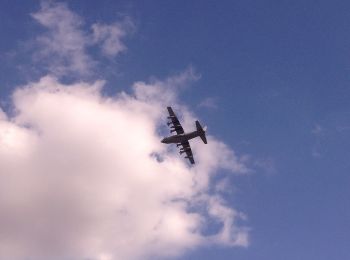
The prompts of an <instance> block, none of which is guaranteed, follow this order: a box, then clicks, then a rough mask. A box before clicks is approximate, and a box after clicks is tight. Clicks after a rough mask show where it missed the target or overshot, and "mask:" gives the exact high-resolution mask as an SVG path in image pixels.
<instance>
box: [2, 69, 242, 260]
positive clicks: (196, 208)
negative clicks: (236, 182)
mask: <svg viewBox="0 0 350 260" xmlns="http://www.w3.org/2000/svg"><path fill="white" fill-rule="evenodd" d="M186 75H187V76H186ZM189 75H192V74H191V73H189V72H185V73H183V74H181V75H178V76H177V77H172V78H170V79H168V80H165V81H155V82H151V83H145V82H138V83H135V84H134V86H133V89H132V91H131V93H129V94H128V93H125V92H121V93H117V94H116V95H115V96H114V97H105V96H102V95H101V88H102V87H103V84H104V82H103V81H97V82H95V83H93V84H89V83H76V84H71V85H64V84H62V83H60V82H59V80H57V79H56V78H54V77H53V76H46V77H43V78H41V79H40V80H39V81H38V82H33V83H30V84H27V85H26V86H23V87H21V88H18V89H17V90H16V91H15V92H14V94H13V107H14V110H15V111H16V114H15V115H14V116H13V117H10V118H7V117H6V116H5V115H4V113H2V112H0V186H1V187H0V192H1V196H0V226H1V227H2V229H1V232H0V258H1V259H14V258H19V259H24V258H25V257H26V259H27V258H28V257H29V258H34V259H55V258H57V259H62V258H64V259H155V258H167V257H176V256H179V255H181V254H182V253H184V252H186V251H187V250H189V249H193V248H197V247H199V246H202V245H207V244H220V245H228V246H247V245H248V230H247V229H246V228H245V227H242V226H240V225H238V224H237V220H239V219H244V218H245V216H244V215H243V214H242V213H240V212H238V211H237V210H236V209H234V208H232V207H229V206H228V205H227V204H226V203H225V201H224V199H223V198H222V197H220V195H219V194H217V193H215V191H212V190H215V189H211V187H212V186H213V185H214V183H213V176H214V175H216V174H218V171H219V169H220V168H225V169H227V170H229V171H231V172H233V173H244V172H246V171H247V166H246V165H245V163H244V162H243V161H242V160H241V159H240V158H239V157H238V156H237V155H236V154H235V153H234V151H232V150H231V149H230V148H229V147H227V146H226V145H225V144H224V143H222V142H220V141H218V140H217V139H215V138H214V137H213V136H210V135H209V136H208V140H209V141H208V145H203V144H199V141H198V140H195V141H194V142H192V145H193V150H194V154H195V156H196V162H197V164H196V166H195V167H190V166H189V165H188V163H187V161H186V160H185V159H183V158H181V157H180V156H179V155H178V152H177V151H176V149H174V148H171V147H170V146H167V145H164V144H162V143H160V140H161V135H162V133H163V130H159V129H162V128H163V127H164V119H165V118H166V111H165V106H166V105H168V104H173V105H174V107H175V109H176V111H177V112H178V114H179V116H181V118H182V120H183V121H184V126H185V128H187V129H188V130H190V129H191V128H194V120H195V119H196V118H195V116H194V115H193V114H192V113H191V112H190V111H189V110H188V109H187V108H186V107H185V106H183V105H181V104H179V103H178V102H177V98H176V91H175V88H174V85H173V84H175V83H178V82H181V81H186V80H191V76H189ZM192 76H193V75H192ZM160 86H162V88H163V91H158V90H159V88H160ZM0 111H1V110H0ZM211 223H216V226H219V227H220V228H219V229H217V230H215V231H214V232H211V233H209V234H208V233H207V232H206V230H208V228H209V227H210V225H211Z"/></svg>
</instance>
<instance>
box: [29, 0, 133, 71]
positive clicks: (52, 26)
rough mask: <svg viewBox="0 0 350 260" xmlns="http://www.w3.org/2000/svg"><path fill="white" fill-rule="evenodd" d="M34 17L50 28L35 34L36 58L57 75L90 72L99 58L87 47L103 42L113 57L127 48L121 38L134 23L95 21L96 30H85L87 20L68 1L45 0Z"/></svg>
mask: <svg viewBox="0 0 350 260" xmlns="http://www.w3.org/2000/svg"><path fill="white" fill-rule="evenodd" d="M32 17H33V18H34V19H35V20H36V21H37V22H38V23H39V24H40V25H42V26H43V27H45V28H46V29H47V30H46V32H45V33H43V34H41V35H40V36H38V37H37V38H36V43H37V45H36V46H35V51H34V53H35V54H34V59H35V61H36V62H38V63H39V64H41V65H44V66H46V68H47V70H48V72H50V73H51V74H54V75H56V76H64V75H68V74H70V73H75V74H77V75H79V76H86V75H89V74H90V73H91V72H92V70H93V69H94V67H95V66H96V64H97V61H96V60H95V59H94V58H93V57H92V56H91V55H90V54H89V52H88V48H89V47H92V46H94V45H100V44H101V50H102V53H103V54H104V55H107V56H110V57H113V56H115V55H117V54H118V53H120V52H122V51H124V50H126V47H125V45H124V44H123V43H122V38H123V37H125V36H126V35H127V33H128V32H129V31H131V30H132V28H133V24H132V22H131V21H130V20H128V19H126V20H124V21H123V22H119V23H114V24H112V25H108V24H94V25H93V26H92V29H93V32H92V33H90V32H88V31H84V20H83V19H82V18H81V17H80V16H79V15H77V14H76V13H74V12H73V11H71V10H70V9H69V8H68V6H67V5H66V4H65V3H54V2H47V1H43V2H42V3H41V8H40V10H39V11H38V12H36V13H33V14H32Z"/></svg>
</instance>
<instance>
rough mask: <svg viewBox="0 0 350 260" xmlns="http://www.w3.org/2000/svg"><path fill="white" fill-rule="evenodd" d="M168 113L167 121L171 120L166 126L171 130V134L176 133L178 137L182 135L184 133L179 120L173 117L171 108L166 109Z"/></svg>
mask: <svg viewBox="0 0 350 260" xmlns="http://www.w3.org/2000/svg"><path fill="white" fill-rule="evenodd" d="M167 109H168V112H169V116H168V119H170V120H171V122H169V123H168V125H171V124H172V126H171V128H172V130H171V131H170V132H171V133H172V132H174V131H175V132H176V133H177V134H178V135H180V134H183V133H184V129H183V128H182V126H181V124H180V121H179V119H178V118H177V116H176V115H175V113H174V111H173V109H172V108H171V107H167Z"/></svg>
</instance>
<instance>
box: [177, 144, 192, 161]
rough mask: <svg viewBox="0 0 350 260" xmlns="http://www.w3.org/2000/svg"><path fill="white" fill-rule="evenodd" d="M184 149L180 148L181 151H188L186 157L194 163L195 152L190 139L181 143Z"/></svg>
mask: <svg viewBox="0 0 350 260" xmlns="http://www.w3.org/2000/svg"><path fill="white" fill-rule="evenodd" d="M181 145H182V149H181V150H180V153H186V157H185V158H187V159H188V160H190V162H191V164H194V159H193V153H192V150H191V146H190V143H189V142H188V141H184V142H182V143H181Z"/></svg>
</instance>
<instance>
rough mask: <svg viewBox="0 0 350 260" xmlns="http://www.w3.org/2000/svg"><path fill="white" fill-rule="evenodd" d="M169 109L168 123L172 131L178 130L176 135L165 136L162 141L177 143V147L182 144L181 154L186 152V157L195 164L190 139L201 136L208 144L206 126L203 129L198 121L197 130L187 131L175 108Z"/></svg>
mask: <svg viewBox="0 0 350 260" xmlns="http://www.w3.org/2000/svg"><path fill="white" fill-rule="evenodd" d="M167 109H168V112H169V116H168V119H170V121H169V122H168V123H167V125H168V126H170V128H171V130H170V133H173V132H176V135H172V136H169V137H165V138H164V139H163V140H162V141H161V142H162V143H165V144H176V146H177V147H179V146H182V148H180V154H183V153H186V157H185V158H187V159H189V160H190V162H191V163H192V164H194V159H193V154H192V150H191V146H190V143H189V142H188V140H190V139H193V138H195V137H197V136H199V137H200V138H201V139H202V141H203V142H204V143H205V144H206V143H207V138H206V137H205V130H206V128H204V129H203V128H202V126H201V125H200V123H199V122H198V121H196V128H197V130H196V131H193V132H190V133H185V132H184V129H183V128H182V126H181V124H180V122H179V119H178V118H177V116H176V115H175V113H174V111H173V109H172V108H171V107H167Z"/></svg>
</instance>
